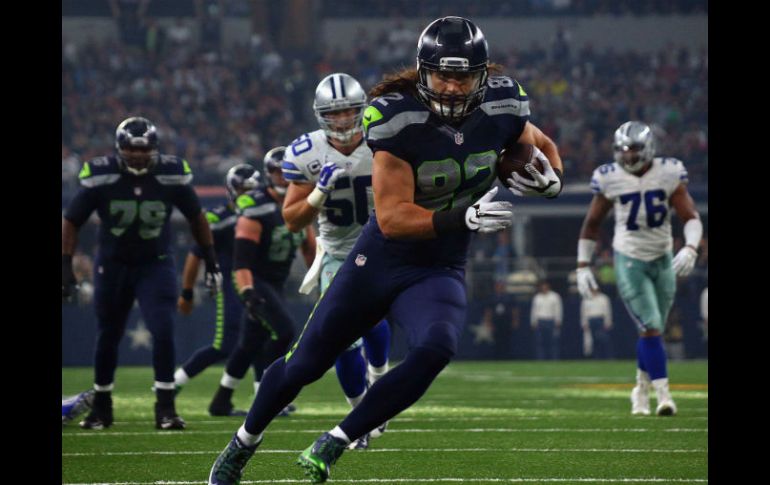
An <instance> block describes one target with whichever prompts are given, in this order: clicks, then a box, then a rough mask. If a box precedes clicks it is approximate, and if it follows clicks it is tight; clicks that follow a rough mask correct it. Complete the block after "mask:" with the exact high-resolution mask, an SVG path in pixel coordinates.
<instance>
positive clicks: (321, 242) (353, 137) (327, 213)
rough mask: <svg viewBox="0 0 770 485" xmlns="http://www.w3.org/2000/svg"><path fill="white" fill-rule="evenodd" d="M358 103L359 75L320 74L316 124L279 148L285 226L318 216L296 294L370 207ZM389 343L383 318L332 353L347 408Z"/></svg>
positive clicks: (337, 256) (381, 366)
mask: <svg viewBox="0 0 770 485" xmlns="http://www.w3.org/2000/svg"><path fill="white" fill-rule="evenodd" d="M365 108H366V93H365V92H364V90H363V88H362V87H361V85H360V84H359V83H358V81H356V80H355V79H354V78H353V77H351V76H349V75H348V74H344V73H334V74H330V75H329V76H326V77H325V78H324V79H322V80H321V82H320V83H318V87H317V88H316V92H315V100H314V102H313V111H314V112H315V116H316V119H317V120H318V124H319V125H320V126H321V129H319V130H316V131H314V132H312V133H306V134H304V135H302V136H300V137H299V138H297V139H296V140H294V141H293V142H292V144H291V146H290V147H289V148H288V149H287V150H286V160H284V162H283V164H282V167H283V173H284V177H286V179H287V180H289V181H290V184H289V189H288V192H287V194H286V199H285V200H284V203H283V216H284V218H285V219H286V225H287V226H288V227H289V230H292V231H299V230H301V229H302V228H304V227H306V226H308V225H309V224H312V222H313V220H314V219H315V217H316V216H318V220H319V228H320V232H321V234H320V236H319V238H318V244H317V248H318V251H317V252H316V261H315V264H314V265H313V267H312V268H311V270H310V271H309V272H308V274H307V275H306V278H305V281H304V284H303V286H302V287H301V288H300V292H302V293H309V292H310V290H312V288H313V287H315V286H316V285H317V284H318V282H319V281H318V280H319V273H320V284H321V288H320V289H321V293H323V292H325V291H326V289H327V288H328V287H329V283H330V282H331V280H332V278H334V275H335V274H336V273H337V271H338V270H339V268H340V266H342V263H343V262H344V261H345V258H346V257H347V255H348V253H350V250H351V249H352V248H353V244H354V243H355V242H356V239H358V235H359V234H361V229H362V228H363V226H364V224H366V221H367V220H368V219H369V213H370V212H371V210H372V209H373V208H374V201H373V196H372V190H371V186H372V151H371V149H369V147H368V146H367V145H366V143H364V135H363V125H362V119H363V114H364V109H365ZM389 346H390V327H389V326H388V322H387V321H385V320H383V321H382V322H380V323H379V324H377V325H376V326H375V327H374V328H372V329H371V330H368V331H367V332H366V333H365V334H364V335H363V338H360V339H358V340H356V342H355V343H354V344H353V345H352V346H351V347H350V348H348V349H347V350H345V351H344V352H343V353H342V354H341V355H340V356H339V357H338V358H337V360H336V362H335V368H336V374H337V378H338V379H339V382H340V385H341V386H342V390H343V392H344V393H345V397H346V399H347V401H348V403H350V405H351V406H352V407H355V406H356V405H357V404H358V403H359V402H361V400H362V399H363V398H364V395H365V394H366V389H367V385H368V384H373V383H374V382H376V381H377V380H378V379H379V378H380V377H382V376H383V375H384V374H385V372H387V370H388V350H389ZM362 347H363V348H364V349H365V353H366V359H364V357H363V355H362V354H361V348H362ZM367 368H368V372H367ZM367 374H368V377H369V381H368V382H367ZM384 430H385V424H383V425H381V426H379V427H377V428H375V429H374V430H372V433H371V434H369V433H367V434H366V435H364V436H362V437H361V438H360V439H358V440H356V442H355V443H353V444H352V447H353V448H357V449H365V448H367V447H368V442H369V437H370V436H372V437H377V436H379V435H380V434H382V432H383V431H384Z"/></svg>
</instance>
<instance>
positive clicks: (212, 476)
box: [208, 434, 262, 485]
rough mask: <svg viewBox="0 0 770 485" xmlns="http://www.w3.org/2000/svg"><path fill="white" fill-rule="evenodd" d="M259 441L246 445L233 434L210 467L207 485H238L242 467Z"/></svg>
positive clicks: (252, 453)
mask: <svg viewBox="0 0 770 485" xmlns="http://www.w3.org/2000/svg"><path fill="white" fill-rule="evenodd" d="M261 442H262V440H260V441H259V443H257V444H256V445H254V446H246V445H245V444H243V443H242V442H241V440H240V439H238V435H237V434H236V435H234V436H233V439H231V440H230V442H229V443H228V444H227V446H226V447H225V449H224V451H222V453H220V454H219V456H218V457H217V461H215V462H214V466H212V467H211V472H210V473H209V481H208V485H238V484H239V483H240V482H241V476H242V475H243V469H244V467H246V464H247V463H248V462H249V459H250V458H251V457H252V455H254V452H255V451H256V450H257V447H258V446H259V444H260V443H261Z"/></svg>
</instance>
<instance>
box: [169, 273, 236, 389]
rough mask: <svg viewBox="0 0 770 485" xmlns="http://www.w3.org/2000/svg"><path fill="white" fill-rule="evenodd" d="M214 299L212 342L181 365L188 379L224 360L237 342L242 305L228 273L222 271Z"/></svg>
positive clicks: (230, 274)
mask: <svg viewBox="0 0 770 485" xmlns="http://www.w3.org/2000/svg"><path fill="white" fill-rule="evenodd" d="M216 298H217V301H216V308H217V313H216V321H215V324H214V340H213V342H211V345H207V346H206V347H202V348H200V349H198V350H196V351H195V353H193V355H191V356H190V358H189V359H187V362H185V363H184V364H183V365H182V368H183V369H184V371H185V373H186V374H187V375H188V376H190V377H195V376H197V375H198V374H200V373H201V372H203V371H204V370H205V369H206V368H208V367H209V366H211V365H213V364H216V363H217V362H219V361H221V360H224V359H226V358H227V357H228V356H229V355H230V353H231V352H232V351H233V349H234V348H235V344H236V342H237V341H238V330H239V329H240V322H241V313H242V312H243V303H241V300H240V298H239V297H238V294H237V293H236V292H235V286H234V285H233V280H232V273H231V272H230V271H222V292H221V293H219V294H218V295H217V297H216Z"/></svg>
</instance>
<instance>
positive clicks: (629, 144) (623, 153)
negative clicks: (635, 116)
mask: <svg viewBox="0 0 770 485" xmlns="http://www.w3.org/2000/svg"><path fill="white" fill-rule="evenodd" d="M612 151H613V153H614V156H615V162H617V164H618V165H620V167H621V168H623V169H624V170H626V171H627V172H630V173H637V172H639V171H641V170H642V169H643V168H644V167H645V166H646V165H647V163H649V162H651V161H652V159H653V157H654V156H655V137H654V136H653V133H652V127H650V125H647V124H645V123H642V122H641V121H626V122H625V123H623V124H622V125H620V127H619V128H618V129H617V130H615V142H614V143H613V145H612Z"/></svg>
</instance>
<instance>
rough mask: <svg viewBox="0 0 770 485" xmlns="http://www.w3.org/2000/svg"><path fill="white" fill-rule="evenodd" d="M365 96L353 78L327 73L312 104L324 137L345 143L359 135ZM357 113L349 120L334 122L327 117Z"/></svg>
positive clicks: (341, 73) (319, 84) (336, 120)
mask: <svg viewBox="0 0 770 485" xmlns="http://www.w3.org/2000/svg"><path fill="white" fill-rule="evenodd" d="M366 103H367V99H366V93H365V92H364V89H363V88H362V87H361V85H360V84H359V83H358V81H356V80H355V79H354V78H353V76H350V75H349V74H345V73H343V72H336V73H334V74H329V75H328V76H326V77H325V78H323V79H322V80H321V82H320V83H318V87H317V88H316V90H315V100H314V101H313V112H314V113H315V117H316V120H318V124H319V125H320V126H321V129H323V131H324V133H326V136H328V137H330V138H333V139H335V140H337V141H339V142H340V143H342V144H348V143H350V141H351V140H352V139H353V137H354V136H355V135H356V134H357V133H361V131H362V130H363V126H362V124H361V120H362V118H363V116H364V109H365V108H366ZM347 109H355V110H357V112H356V114H355V116H354V117H353V118H352V119H345V120H339V119H333V118H332V117H330V116H329V115H330V114H332V113H335V112H338V111H342V110H347Z"/></svg>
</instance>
